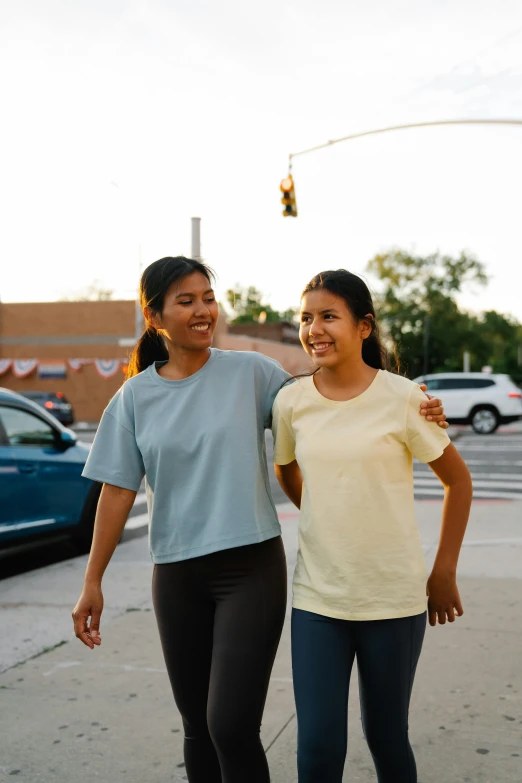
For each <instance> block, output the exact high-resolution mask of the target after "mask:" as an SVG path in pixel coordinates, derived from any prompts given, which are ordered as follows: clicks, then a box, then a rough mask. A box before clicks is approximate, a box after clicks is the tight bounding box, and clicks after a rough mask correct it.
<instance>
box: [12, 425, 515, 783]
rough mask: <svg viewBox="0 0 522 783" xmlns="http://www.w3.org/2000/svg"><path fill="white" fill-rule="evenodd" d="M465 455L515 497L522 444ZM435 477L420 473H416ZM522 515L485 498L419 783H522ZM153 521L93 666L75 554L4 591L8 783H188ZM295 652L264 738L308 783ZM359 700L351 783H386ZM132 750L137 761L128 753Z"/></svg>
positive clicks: (284, 661)
mask: <svg viewBox="0 0 522 783" xmlns="http://www.w3.org/2000/svg"><path fill="white" fill-rule="evenodd" d="M484 440H486V445H485V446H484V443H483V441H484ZM456 443H457V444H458V447H459V449H460V450H461V451H462V454H463V455H464V456H465V457H466V459H467V460H468V462H469V463H470V467H471V468H472V470H473V472H474V474H476V475H478V474H481V475H482V476H487V478H483V479H477V478H475V482H476V484H477V482H478V481H485V482H487V485H485V486H481V487H480V489H481V490H483V491H484V492H487V493H497V492H510V491H511V490H508V489H506V488H504V487H498V486H496V485H494V484H495V482H497V481H502V479H498V480H497V479H495V478H490V477H491V475H492V474H497V473H502V474H503V475H506V474H507V475H509V474H515V475H516V474H517V472H518V473H520V471H518V467H519V466H520V462H521V460H522V428H519V429H515V431H507V432H502V433H499V434H498V435H496V436H492V437H491V438H489V439H482V438H479V437H478V436H475V435H473V434H472V433H468V432H467V431H464V432H462V433H461V434H460V438H459V439H458V440H457V441H456ZM488 444H489V445H488ZM424 470H425V469H424V468H422V466H418V465H416V467H415V472H416V473H420V472H422V471H424ZM420 479H421V481H422V480H424V481H425V480H427V479H426V477H425V476H421V477H420ZM506 481H510V482H513V480H512V479H506ZM514 483H515V484H516V483H517V482H516V480H515V481H514ZM426 488H427V489H430V490H431V492H433V491H434V490H435V489H436V488H435V487H434V488H433V489H432V488H431V487H426V486H425V485H423V484H421V483H419V481H418V480H417V482H416V489H417V491H418V490H419V489H421V490H422V489H426ZM512 493H513V495H516V494H517V493H516V488H515V489H513V490H512ZM521 501H522V496H521V498H520V500H519V501H518V502H517V500H515V499H511V498H505V497H494V496H492V495H491V494H488V496H487V497H479V498H477V500H476V502H475V504H474V507H473V509H472V519H471V521H470V525H469V528H468V534H467V536H466V540H465V543H464V548H463V551H462V555H461V562H460V564H459V587H460V589H461V595H462V597H463V602H464V605H465V616H464V618H462V620H459V621H458V622H457V623H455V627H452V628H448V627H445V628H444V629H428V633H427V637H426V642H425V650H424V652H423V656H422V659H421V664H420V667H419V671H418V675H417V683H416V687H415V690H414V695H413V706H412V722H411V723H412V726H411V729H412V741H413V744H414V747H415V751H416V754H417V757H418V763H419V769H420V776H419V779H420V780H422V781H423V783H440V781H441V780H443V781H450V780H455V781H457V780H459V781H465V780H470V781H471V780H473V781H477V783H479V782H480V781H482V783H491V781H492V780H495V781H496V783H519V782H520V780H522V765H521V755H520V754H521V751H520V747H521V745H520V743H521V741H522V734H521V731H522V729H521V726H522V712H521V707H522V702H521V694H522V675H521V671H520V660H521V655H522V633H521V631H520V617H519V610H518V606H519V600H518V597H519V595H520V585H521V581H520V573H521V572H520V553H521V551H522V550H521V547H522V534H521V532H520V520H521V519H522V516H521V509H522V502H521ZM278 510H279V516H280V519H281V523H282V527H283V536H284V540H285V548H286V552H287V559H288V565H289V576H290V575H291V573H292V570H293V566H294V564H295V558H296V545H297V535H296V534H297V530H296V528H297V513H296V511H295V509H294V508H293V507H292V506H291V505H290V504H285V505H280V506H279V509H278ZM416 513H417V518H418V522H419V529H420V533H421V539H422V543H423V548H424V551H425V554H426V558H427V561H428V564H429V563H430V562H431V561H432V560H433V557H434V554H435V551H436V546H437V539H438V530H439V527H440V513H441V503H440V500H437V499H436V496H435V495H434V496H433V497H432V496H431V495H429V494H428V495H424V494H421V496H420V498H419V499H418V500H417V502H416ZM142 515H143V500H142V499H141V498H140V499H139V500H138V503H137V505H136V509H135V510H134V512H133V516H131V518H130V520H129V523H130V528H129V530H128V531H127V533H126V541H125V543H123V544H122V545H121V546H119V547H118V548H117V550H116V553H115V555H114V557H113V560H112V562H111V565H110V567H109V569H108V571H107V574H106V577H105V580H104V596H105V610H104V615H103V623H102V632H103V639H104V644H103V648H102V649H101V650H97V651H95V652H94V653H91V651H89V650H86V649H85V648H83V647H82V646H81V645H80V644H79V643H78V642H77V641H76V640H75V639H74V638H73V636H72V622H71V617H70V612H71V609H72V606H73V604H74V602H75V600H76V598H77V595H78V593H79V590H80V588H81V584H82V578H83V572H84V568H85V563H86V556H81V557H74V556H73V554H72V553H69V555H68V557H65V556H62V557H61V558H60V559H61V560H63V562H59V561H58V560H54V561H53V560H52V559H51V561H50V562H51V563H52V564H48V565H47V567H39V568H38V567H37V565H40V566H45V565H46V562H45V559H44V558H42V551H41V550H40V553H39V560H38V555H35V556H34V559H33V564H32V566H31V567H32V568H34V569H35V570H34V571H33V573H31V574H27V573H19V574H18V575H13V576H12V577H11V578H7V579H5V580H4V581H3V582H0V625H1V626H2V628H4V629H7V632H5V633H4V634H1V635H0V673H1V672H2V671H3V674H1V677H0V693H1V694H2V697H1V698H2V702H3V703H4V709H3V710H0V780H4V779H5V780H6V781H7V777H10V776H11V775H18V778H17V779H18V780H20V781H28V783H33V782H34V781H36V780H38V781H41V783H51V781H52V783H68V781H70V780H74V781H75V782H76V783H83V781H85V783H87V781H91V780H92V779H93V777H97V778H103V779H106V778H107V770H109V779H112V778H113V776H114V775H116V773H117V777H120V775H123V774H124V773H127V774H126V777H125V779H127V780H142V779H147V780H148V781H150V783H156V781H157V783H160V782H161V781H164V780H172V781H180V782H181V781H184V780H186V775H185V774H184V771H183V760H182V739H181V738H182V732H181V726H180V721H179V716H178V714H177V712H176V710H175V709H174V707H173V703H172V697H171V695H170V692H169V689H168V683H167V679H166V673H165V668H164V664H163V662H162V657H161V651H160V647H159V642H158V637H157V630H156V627H155V623H154V618H153V613H152V612H151V599H150V581H151V570H152V569H151V564H150V558H149V555H148V551H147V541H146V537H145V535H144V532H145V528H144V526H143V521H142V523H141V525H140V526H135V527H132V525H133V524H135V525H136V524H137V520H138V519H139V518H140V517H142ZM67 642H68V643H67ZM289 644H290V642H289V632H288V626H286V628H285V632H284V634H283V639H282V642H281V645H280V648H279V652H278V656H277V660H276V666H275V668H274V673H273V677H272V684H271V690H270V694H269V699H268V703H267V709H266V712H265V719H264V722H263V732H262V737H263V741H264V743H265V747H266V748H267V749H268V751H269V753H268V755H269V761H270V766H271V770H272V779H273V781H274V783H283V781H284V783H295V781H296V776H295V746H296V723H295V707H294V704H293V697H292V685H291V666H290V656H289ZM352 685H353V687H352V693H351V696H350V705H349V714H350V717H349V726H350V754H349V760H348V764H347V770H346V778H345V779H346V780H347V781H348V780H350V781H352V780H353V781H355V780H357V781H360V783H371V781H374V780H375V777H374V773H373V771H372V770H373V766H372V763H371V760H370V758H369V755H368V750H367V748H366V745H365V742H364V739H363V737H362V732H361V728H360V721H359V707H358V701H357V678H356V677H355V676H354V678H353V681H352ZM42 704H45V720H42V711H41V705H42ZM144 714H146V715H147V720H146V721H145V723H144V722H143V715H144ZM104 732H105V733H104ZM130 745H132V747H133V748H134V750H135V752H129V747H130ZM113 773H114V775H113ZM122 779H123V778H122Z"/></svg>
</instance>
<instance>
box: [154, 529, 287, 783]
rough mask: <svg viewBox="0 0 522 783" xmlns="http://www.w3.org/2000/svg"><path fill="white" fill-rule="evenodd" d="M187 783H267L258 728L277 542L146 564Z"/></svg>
mask: <svg viewBox="0 0 522 783" xmlns="http://www.w3.org/2000/svg"><path fill="white" fill-rule="evenodd" d="M152 597H153V603H154V610H155V612H156V618H157V621H158V627H159V632H160V637H161V644H162V647H163V654H164V656H165V663H166V665H167V671H168V675H169V678H170V682H171V685H172V690H173V692H174V699H175V701H176V704H177V706H178V709H179V711H180V713H181V716H182V718H183V726H184V730H185V746H184V751H185V764H186V769H187V776H188V780H189V781H190V783H247V781H248V783H268V782H269V780H270V776H269V773H268V765H267V762H266V757H265V753H264V750H263V747H262V745H261V740H260V737H259V731H260V727H261V718H262V714H263V709H264V705H265V699H266V694H267V690H268V683H269V680H270V673H271V671H272V666H273V663H274V658H275V654H276V650H277V646H278V644H279V639H280V636H281V631H282V628H283V622H284V618H285V608H286V563H285V554H284V549H283V543H282V540H281V538H280V537H279V536H278V537H277V538H271V539H269V540H268V541H264V542H262V543H260V544H251V545H249V546H243V547H237V548H234V549H226V550H223V551H221V552H215V553H213V554H210V555H205V556H203V557H195V558H192V559H190V560H183V561H181V562H178V563H165V564H161V565H155V566H154V576H153V582H152Z"/></svg>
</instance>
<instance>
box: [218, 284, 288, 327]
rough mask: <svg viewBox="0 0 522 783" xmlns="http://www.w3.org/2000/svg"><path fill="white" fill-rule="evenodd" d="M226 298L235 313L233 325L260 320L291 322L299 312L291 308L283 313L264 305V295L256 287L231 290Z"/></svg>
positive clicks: (265, 321) (237, 287) (266, 321)
mask: <svg viewBox="0 0 522 783" xmlns="http://www.w3.org/2000/svg"><path fill="white" fill-rule="evenodd" d="M226 298H227V303H228V305H229V307H230V308H231V309H232V312H233V317H232V320H231V323H233V324H241V323H256V322H258V321H259V320H261V323H263V322H264V323H270V322H272V323H273V322H274V321H291V320H292V319H293V318H294V316H295V314H296V313H297V310H293V309H291V308H289V309H288V310H285V311H284V312H283V313H279V312H278V311H277V310H274V309H273V308H272V307H271V306H270V305H269V304H265V303H263V294H262V293H261V291H259V290H258V289H257V288H255V287H254V286H249V287H248V288H240V287H239V286H236V288H234V289H232V288H230V289H229V290H228V291H227V293H226ZM260 316H261V318H260Z"/></svg>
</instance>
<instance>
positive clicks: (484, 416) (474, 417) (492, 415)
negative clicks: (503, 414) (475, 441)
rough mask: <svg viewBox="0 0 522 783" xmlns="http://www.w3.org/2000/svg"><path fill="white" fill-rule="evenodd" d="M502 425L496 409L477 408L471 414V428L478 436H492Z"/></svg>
mask: <svg viewBox="0 0 522 783" xmlns="http://www.w3.org/2000/svg"><path fill="white" fill-rule="evenodd" d="M499 424H500V416H499V415H498V413H497V411H496V410H495V409H494V408H477V409H476V410H475V411H473V413H472V414H471V426H472V427H473V429H474V431H475V432H476V433H477V434H478V435H491V434H492V433H493V432H495V430H496V429H497V428H498V426H499Z"/></svg>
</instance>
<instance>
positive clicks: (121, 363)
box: [0, 359, 128, 378]
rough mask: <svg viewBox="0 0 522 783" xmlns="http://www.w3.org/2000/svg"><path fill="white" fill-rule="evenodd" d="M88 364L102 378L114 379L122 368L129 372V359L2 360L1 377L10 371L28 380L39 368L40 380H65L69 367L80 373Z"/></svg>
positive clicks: (0, 366)
mask: <svg viewBox="0 0 522 783" xmlns="http://www.w3.org/2000/svg"><path fill="white" fill-rule="evenodd" d="M88 364H94V366H95V368H96V372H97V373H98V375H99V376H100V378H113V377H114V376H115V375H116V373H117V372H118V370H119V369H120V368H121V369H122V370H123V372H124V373H125V372H126V371H127V366H128V360H127V359H62V360H59V359H0V375H5V373H7V372H8V371H9V370H11V372H12V373H13V375H14V376H15V377H16V378H27V377H28V376H29V375H31V373H33V372H34V371H35V370H36V369H37V368H38V377H40V378H65V377H66V375H67V366H69V368H70V369H71V370H73V372H79V371H80V370H82V369H83V367H85V366H86V365H88Z"/></svg>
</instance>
